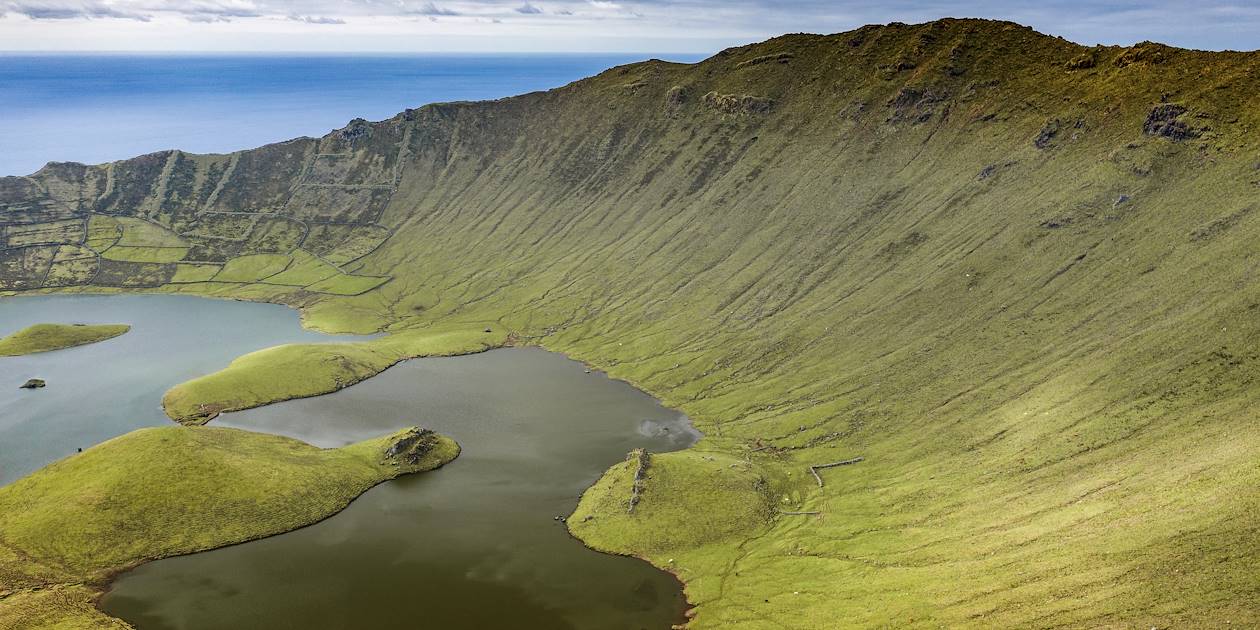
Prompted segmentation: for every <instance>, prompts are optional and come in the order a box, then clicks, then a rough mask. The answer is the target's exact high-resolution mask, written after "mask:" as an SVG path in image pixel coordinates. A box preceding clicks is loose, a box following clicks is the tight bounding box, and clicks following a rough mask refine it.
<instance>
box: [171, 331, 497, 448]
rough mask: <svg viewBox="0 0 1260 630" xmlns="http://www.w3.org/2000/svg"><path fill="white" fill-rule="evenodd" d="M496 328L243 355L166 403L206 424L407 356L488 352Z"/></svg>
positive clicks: (321, 390) (179, 416)
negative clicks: (219, 417)
mask: <svg viewBox="0 0 1260 630" xmlns="http://www.w3.org/2000/svg"><path fill="white" fill-rule="evenodd" d="M496 328H497V327H486V326H485V325H475V326H474V325H464V326H445V327H441V328H436V329H432V330H416V331H409V332H404V333H398V334H394V335H389V336H386V337H382V338H380V339H373V340H370V341H362V342H356V343H312V344H288V345H283V346H276V347H273V348H267V349H264V350H259V351H257V352H252V353H250V354H247V355H245V356H243V357H240V358H238V359H236V360H235V361H233V362H232V363H231V365H229V366H228V367H226V368H224V369H222V370H220V371H218V372H215V373H213V374H209V375H207V376H203V377H201V378H198V379H194V380H191V381H188V382H186V383H182V384H180V385H176V386H175V387H172V388H171V389H170V390H169V391H167V392H166V395H165V396H163V398H162V407H163V408H164V409H165V410H166V415H168V416H170V417H171V418H172V419H174V420H176V421H178V422H180V423H183V424H204V423H205V422H207V421H209V420H210V419H212V418H214V417H215V416H216V415H218V414H219V413H221V412H223V411H237V410H241V409H250V408H252V407H259V406H262V405H266V404H269V403H273V402H279V401H282V400H290V399H293V398H305V397H308V396H317V395H319V394H326V393H328V392H334V391H337V390H339V389H341V388H343V387H349V386H351V385H353V384H355V383H358V382H359V381H361V380H363V379H365V378H368V377H371V376H375V375H376V374H379V373H380V372H381V371H383V370H385V369H386V368H388V367H390V366H391V365H394V364H395V363H398V362H399V361H402V360H403V359H409V358H414V357H421V356H448V355H454V354H468V353H471V352H479V351H481V350H486V349H488V348H492V347H495V346H498V345H501V344H502V343H503V340H504V333H503V332H502V330H501V329H498V330H496Z"/></svg>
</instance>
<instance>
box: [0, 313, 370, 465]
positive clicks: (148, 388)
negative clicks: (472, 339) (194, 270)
mask: <svg viewBox="0 0 1260 630" xmlns="http://www.w3.org/2000/svg"><path fill="white" fill-rule="evenodd" d="M39 323H64V324H72V323H73V324H130V325H131V332H128V333H127V334H125V335H123V336H121V337H115V338H114V339H110V340H107V341H103V342H101V343H96V344H91V345H86V346H79V347H77V348H67V349H65V350H57V351H54V352H44V353H40V354H32V355H26V356H20V357H0V485H4V484H7V483H11V482H13V481H15V480H17V479H19V478H21V477H22V476H24V475H27V474H29V473H31V472H34V471H35V470H37V469H39V468H40V467H42V466H45V465H47V464H49V463H52V462H54V461H56V460H58V459H61V458H62V457H65V456H67V455H71V454H73V453H75V452H76V450H77V449H79V448H87V447H89V446H92V445H94V444H98V443H100V442H103V441H105V440H108V439H110V438H112V437H117V436H119V435H122V434H124V433H127V432H129V431H133V430H135V429H139V428H142V427H152V426H162V425H165V424H168V423H170V420H168V419H167V417H166V414H164V413H163V412H162V408H161V401H162V395H163V394H164V393H166V390H167V389H169V388H170V387H171V386H173V385H177V384H179V383H182V382H184V381H186V380H188V379H191V378H196V377H198V376H203V375H205V374H209V373H211V372H214V371H216V370H219V369H221V368H223V367H225V366H227V364H228V363H231V362H232V359H235V358H236V357H238V356H240V355H242V354H246V353H248V352H253V351H254V350H261V349H262V348H266V347H270V346H274V345H278V344H282V343H291V342H327V341H353V340H355V339H363V337H350V336H331V335H324V334H320V333H317V332H312V331H308V330H303V329H302V326H301V324H300V322H299V319H298V314H297V311H294V310H293V309H290V308H287V307H284V306H278V305H275V304H254V303H249V302H235V301H229V300H211V299H206V298H198V297H190V296H182V295H80V296H65V295H51V296H31V297H27V296H22V297H6V298H0V337H3V336H6V335H9V334H10V333H13V332H16V331H18V330H20V329H22V328H25V327H27V326H30V325H32V324H39ZM28 378H43V379H45V380H47V381H48V387H46V388H44V389H37V390H24V389H18V386H19V385H21V384H22V383H24V382H25V381H26V379H28Z"/></svg>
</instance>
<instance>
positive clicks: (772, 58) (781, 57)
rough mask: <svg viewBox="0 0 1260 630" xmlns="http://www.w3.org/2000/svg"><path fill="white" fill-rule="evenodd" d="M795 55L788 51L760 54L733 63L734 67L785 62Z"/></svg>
mask: <svg viewBox="0 0 1260 630" xmlns="http://www.w3.org/2000/svg"><path fill="white" fill-rule="evenodd" d="M795 56H796V55H794V54H792V53H790V52H782V53H778V54H774V55H762V56H760V57H753V58H752V59H749V60H748V61H741V62H739V63H737V64H735V67H736V68H747V67H748V66H759V65H761V64H763V63H774V62H778V63H787V62H789V61H791V60H792V58H793V57H795Z"/></svg>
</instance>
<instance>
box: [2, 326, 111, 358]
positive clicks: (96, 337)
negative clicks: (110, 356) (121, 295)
mask: <svg viewBox="0 0 1260 630" xmlns="http://www.w3.org/2000/svg"><path fill="white" fill-rule="evenodd" d="M129 330H131V326H128V325H126V324H90V325H88V324H35V325H34V326H29V327H27V328H23V329H22V330H19V331H17V332H15V333H13V334H12V335H9V336H8V337H5V338H4V339H0V357H12V356H17V355H21V354H34V353H36V352H48V351H51V350H60V349H62V348H72V347H74V346H82V345H86V344H89V343H96V342H98V341H105V340H106V339H113V338H114V337H117V336H119V335H121V334H123V333H126V332H127V331H129Z"/></svg>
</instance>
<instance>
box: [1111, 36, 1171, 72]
mask: <svg viewBox="0 0 1260 630" xmlns="http://www.w3.org/2000/svg"><path fill="white" fill-rule="evenodd" d="M1171 50H1172V49H1171V48H1169V47H1168V46H1165V45H1163V44H1157V43H1155V42H1142V43H1140V44H1136V45H1134V46H1131V47H1129V48H1128V49H1126V50H1125V51H1124V52H1123V53H1121V55H1120V56H1119V57H1116V66H1117V67H1120V68H1124V67H1127V66H1131V65H1133V64H1138V63H1142V64H1147V65H1152V66H1154V65H1159V64H1161V63H1164V62H1165V61H1167V60H1168V55H1169V52H1170V51H1171Z"/></svg>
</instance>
